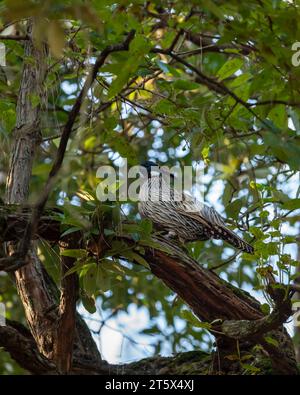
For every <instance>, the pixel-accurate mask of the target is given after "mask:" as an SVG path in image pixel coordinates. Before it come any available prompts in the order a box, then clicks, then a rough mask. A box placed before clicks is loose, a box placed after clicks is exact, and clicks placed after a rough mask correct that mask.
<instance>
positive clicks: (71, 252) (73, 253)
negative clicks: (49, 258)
mask: <svg viewBox="0 0 300 395" xmlns="http://www.w3.org/2000/svg"><path fill="white" fill-rule="evenodd" d="M61 255H63V256H69V257H71V258H84V257H86V256H87V252H86V250H83V249H66V250H62V251H61Z"/></svg>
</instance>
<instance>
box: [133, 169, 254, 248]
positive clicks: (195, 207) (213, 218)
mask: <svg viewBox="0 0 300 395" xmlns="http://www.w3.org/2000/svg"><path fill="white" fill-rule="evenodd" d="M144 166H145V167H146V169H147V171H148V173H147V174H148V178H147V179H146V180H145V182H144V183H143V185H142V187H141V190H140V194H139V198H140V202H139V212H140V214H141V216H142V217H145V218H149V219H151V220H152V222H153V223H154V225H155V226H156V227H157V228H159V229H161V230H166V231H168V232H170V233H171V234H173V235H176V236H177V237H178V238H179V239H181V240H185V241H195V240H208V239H222V240H225V241H227V242H228V243H229V244H231V245H232V246H234V247H235V248H237V249H240V250H242V251H245V252H248V253H250V254H252V253H253V247H252V246H251V245H250V244H248V243H247V242H245V241H244V240H242V239H241V238H240V237H239V236H238V235H236V234H235V233H234V232H233V231H232V230H230V229H228V228H227V226H226V224H225V222H224V220H223V218H222V217H221V216H220V215H219V214H218V213H217V212H216V211H215V209H214V208H212V207H209V206H207V205H205V204H204V203H201V202H199V201H197V200H196V199H194V198H193V197H192V196H188V195H186V194H179V192H177V191H176V189H174V188H173V187H169V184H168V183H167V182H166V181H165V178H164V176H163V175H162V174H161V173H157V174H156V175H153V174H151V170H150V169H149V168H150V167H151V166H152V167H154V166H156V167H157V165H156V164H155V163H153V162H146V164H145V165H144ZM149 170H150V171H149ZM169 196H170V198H169Z"/></svg>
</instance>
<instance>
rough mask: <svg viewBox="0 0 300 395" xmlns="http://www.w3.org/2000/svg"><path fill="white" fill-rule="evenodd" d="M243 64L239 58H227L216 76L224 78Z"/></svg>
mask: <svg viewBox="0 0 300 395" xmlns="http://www.w3.org/2000/svg"><path fill="white" fill-rule="evenodd" d="M243 64H244V62H243V60H242V59H240V58H233V59H229V60H227V62H226V63H224V64H223V66H222V67H221V68H220V70H219V71H218V72H217V77H218V78H219V79H220V80H224V79H225V78H227V77H230V76H231V75H232V74H233V73H235V72H236V71H237V70H239V69H240V68H241V67H242V66H243Z"/></svg>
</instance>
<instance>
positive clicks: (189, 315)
mask: <svg viewBox="0 0 300 395" xmlns="http://www.w3.org/2000/svg"><path fill="white" fill-rule="evenodd" d="M180 315H181V317H182V318H183V319H185V320H186V321H188V322H190V323H191V324H192V325H193V326H196V327H197V328H203V329H207V330H209V329H211V324H210V323H209V322H201V321H199V320H198V319H197V318H196V317H195V316H194V314H193V313H192V312H191V311H189V310H182V311H181V313H180Z"/></svg>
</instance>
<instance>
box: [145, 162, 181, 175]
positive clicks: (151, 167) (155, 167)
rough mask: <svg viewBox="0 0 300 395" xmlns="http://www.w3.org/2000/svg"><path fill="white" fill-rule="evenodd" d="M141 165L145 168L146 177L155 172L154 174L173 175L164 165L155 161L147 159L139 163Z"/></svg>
mask: <svg viewBox="0 0 300 395" xmlns="http://www.w3.org/2000/svg"><path fill="white" fill-rule="evenodd" d="M141 167H143V168H144V169H146V171H147V175H148V178H149V177H151V175H152V174H153V173H154V174H155V173H156V174H162V175H167V176H170V177H173V174H171V173H170V171H169V170H168V169H167V168H166V167H165V166H163V167H161V166H160V165H159V164H157V163H155V162H153V161H151V160H147V161H145V162H143V163H142V164H141ZM151 173H152V174H151Z"/></svg>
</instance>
